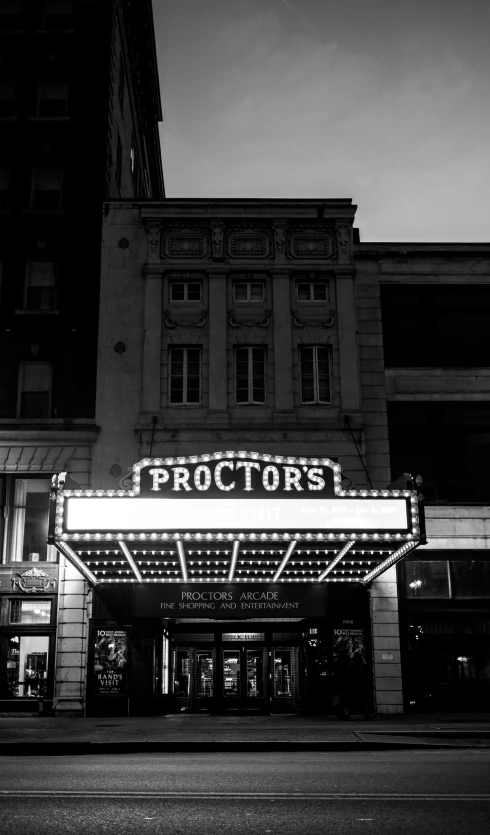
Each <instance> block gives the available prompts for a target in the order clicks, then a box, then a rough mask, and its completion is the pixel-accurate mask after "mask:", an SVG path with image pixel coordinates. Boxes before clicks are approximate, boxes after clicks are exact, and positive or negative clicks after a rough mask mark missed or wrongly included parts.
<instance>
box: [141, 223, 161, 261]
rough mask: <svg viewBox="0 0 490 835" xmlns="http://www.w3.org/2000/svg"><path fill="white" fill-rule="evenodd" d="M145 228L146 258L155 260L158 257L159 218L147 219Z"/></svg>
mask: <svg viewBox="0 0 490 835" xmlns="http://www.w3.org/2000/svg"><path fill="white" fill-rule="evenodd" d="M145 229H146V233H147V235H148V260H149V261H157V260H158V259H159V258H160V235H161V232H162V224H161V222H160V221H159V220H147V221H146V223H145Z"/></svg>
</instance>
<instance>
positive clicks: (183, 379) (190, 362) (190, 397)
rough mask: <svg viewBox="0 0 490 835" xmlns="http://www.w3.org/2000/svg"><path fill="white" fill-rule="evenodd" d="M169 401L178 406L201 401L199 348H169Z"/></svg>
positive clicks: (191, 404) (196, 403) (194, 404)
mask: <svg viewBox="0 0 490 835" xmlns="http://www.w3.org/2000/svg"><path fill="white" fill-rule="evenodd" d="M169 353H170V357H169V394H170V396H169V401H170V403H173V404H177V405H180V406H196V405H198V404H199V403H200V402H201V349H200V348H170V352H169Z"/></svg>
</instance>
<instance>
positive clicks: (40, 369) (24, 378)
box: [19, 362, 51, 418]
mask: <svg viewBox="0 0 490 835" xmlns="http://www.w3.org/2000/svg"><path fill="white" fill-rule="evenodd" d="M19 382H20V392H19V394H20V398H19V417H21V418H22V417H24V418H42V417H49V416H50V412H51V366H50V365H47V364H44V363H30V362H26V363H23V364H22V365H21V367H20V381H19Z"/></svg>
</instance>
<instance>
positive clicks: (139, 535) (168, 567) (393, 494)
mask: <svg viewBox="0 0 490 835" xmlns="http://www.w3.org/2000/svg"><path fill="white" fill-rule="evenodd" d="M65 476H66V474H65V473H60V474H59V475H58V476H55V477H54V478H53V490H52V494H51V514H50V531H49V541H50V542H51V543H53V544H54V545H55V546H56V547H57V548H58V550H59V551H60V552H61V553H62V554H64V555H65V556H66V557H67V559H68V560H70V561H71V562H72V563H73V564H74V565H75V566H76V567H77V568H78V569H79V571H80V572H81V573H82V574H83V575H84V576H85V578H86V579H87V580H89V582H90V583H92V584H94V585H96V584H99V583H112V584H114V583H116V584H122V583H176V582H178V583H182V582H185V583H211V582H212V583H216V582H218V583H220V582H226V583H230V582H233V583H240V582H247V583H250V582H255V583H274V582H275V583H318V582H320V583H321V582H362V583H363V584H365V585H366V584H368V583H370V582H371V581H372V580H373V579H375V577H377V576H378V575H379V574H381V573H382V572H383V571H385V570H386V569H387V568H388V567H389V566H391V565H394V564H395V563H397V562H398V561H399V560H401V559H402V558H403V557H404V556H406V555H407V554H409V553H410V552H411V551H413V550H414V549H415V548H416V547H417V546H418V545H419V544H420V541H421V534H420V521H419V502H418V498H417V493H416V492H415V491H411V490H388V489H386V490H344V489H343V488H342V472H341V468H340V465H339V464H337V463H334V462H333V461H331V460H330V459H329V458H320V457H319V458H304V457H292V456H283V455H268V454H262V453H258V452H247V451H239V452H234V451H226V452H213V453H209V454H204V455H191V456H186V457H170V458H145V459H143V460H142V461H140V462H139V463H138V464H135V465H134V466H133V474H132V487H131V489H129V490H83V489H79V490H65V489H64V482H65Z"/></svg>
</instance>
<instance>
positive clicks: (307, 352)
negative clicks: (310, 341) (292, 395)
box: [299, 345, 332, 403]
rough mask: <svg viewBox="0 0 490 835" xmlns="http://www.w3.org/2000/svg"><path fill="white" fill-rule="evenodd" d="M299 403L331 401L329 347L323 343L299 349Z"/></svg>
mask: <svg viewBox="0 0 490 835" xmlns="http://www.w3.org/2000/svg"><path fill="white" fill-rule="evenodd" d="M299 358H300V376H301V403H331V400H332V396H331V382H330V365H331V363H330V360H331V355H330V348H329V347H328V346H323V345H310V346H303V347H301V348H300V349H299Z"/></svg>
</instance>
